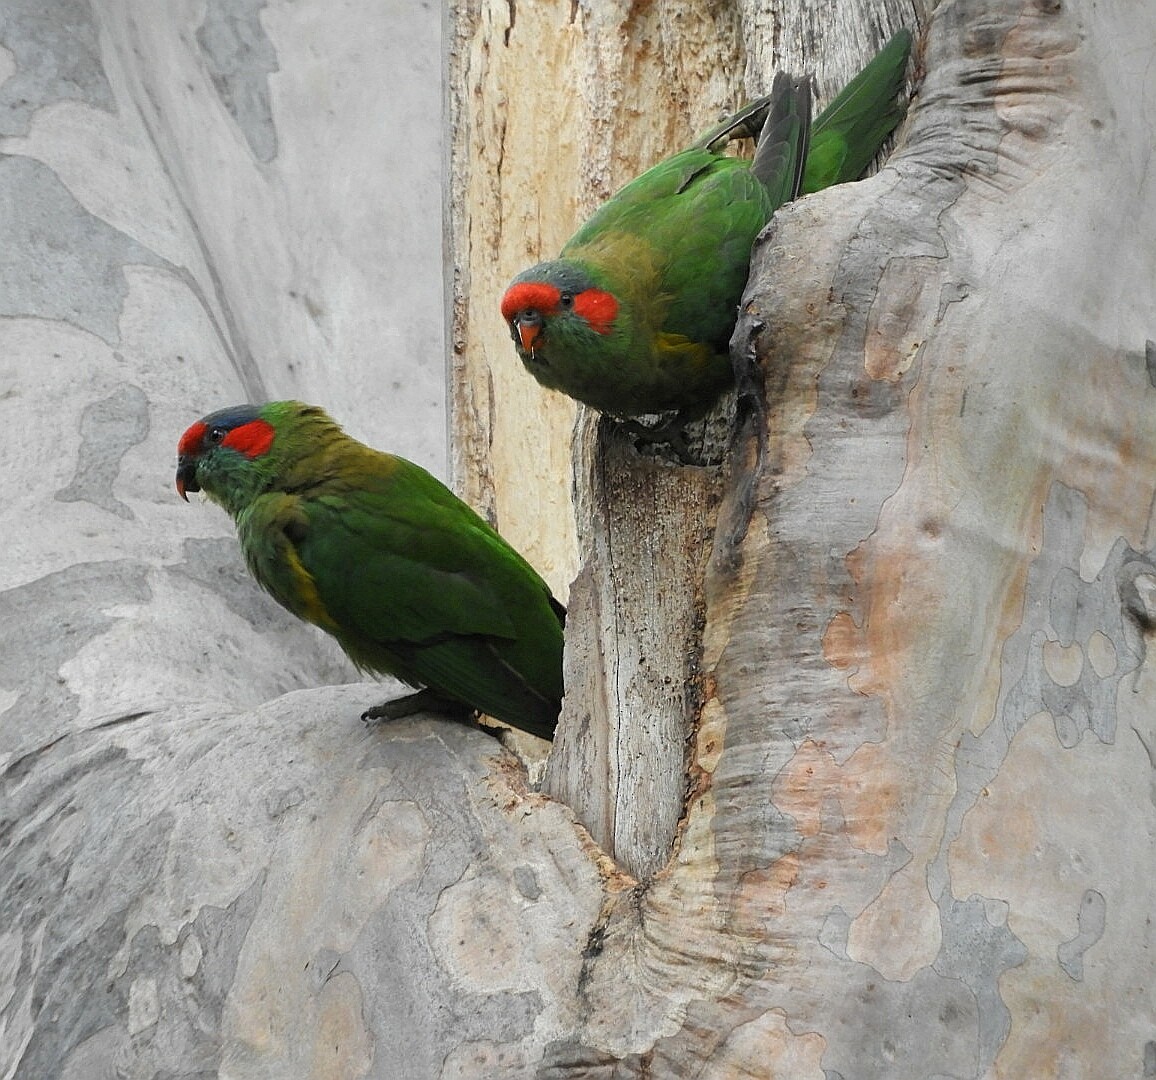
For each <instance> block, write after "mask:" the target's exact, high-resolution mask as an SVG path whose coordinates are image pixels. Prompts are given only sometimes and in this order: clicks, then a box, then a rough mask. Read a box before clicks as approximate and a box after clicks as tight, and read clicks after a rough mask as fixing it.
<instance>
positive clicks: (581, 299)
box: [574, 289, 618, 334]
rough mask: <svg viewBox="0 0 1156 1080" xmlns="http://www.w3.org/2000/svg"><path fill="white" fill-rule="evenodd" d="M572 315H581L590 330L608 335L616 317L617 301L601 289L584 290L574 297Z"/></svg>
mask: <svg viewBox="0 0 1156 1080" xmlns="http://www.w3.org/2000/svg"><path fill="white" fill-rule="evenodd" d="M574 313H575V314H576V315H581V316H582V318H584V319H585V320H586V321H587V322H588V323H589V324H590V329H591V330H594V331H596V332H597V333H599V334H609V333H610V328H611V326H613V325H614V320H615V318H617V316H618V301H617V300H615V299H614V297H613V296H612V295H611V294H610V293H608V292H603V291H602V290H601V289H586V290H585V291H584V292H580V293H579V294H578V295H577V296H576V297H574Z"/></svg>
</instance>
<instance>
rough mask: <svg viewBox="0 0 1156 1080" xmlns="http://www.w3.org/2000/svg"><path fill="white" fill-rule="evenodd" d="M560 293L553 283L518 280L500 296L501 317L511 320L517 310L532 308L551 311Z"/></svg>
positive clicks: (555, 306) (554, 307)
mask: <svg viewBox="0 0 1156 1080" xmlns="http://www.w3.org/2000/svg"><path fill="white" fill-rule="evenodd" d="M559 296H561V293H559V292H558V290H557V289H555V288H554V286H553V285H546V284H543V283H542V282H538V281H520V282H518V284H517V285H511V286H510V287H509V288H508V289H507V290H506V295H505V296H503V297H502V318H503V319H505V320H506V322H513V321H514V318H515V316H516V315H517V314H518V312H519V311H525V310H526V309H527V308H532V309H533V310H534V311H543V312H553V311H554V310H555V309H556V308H557V307H558V297H559Z"/></svg>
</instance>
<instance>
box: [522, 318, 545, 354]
mask: <svg viewBox="0 0 1156 1080" xmlns="http://www.w3.org/2000/svg"><path fill="white" fill-rule="evenodd" d="M541 332H542V327H541V324H539V325H537V326H534V325H532V324H530V323H519V324H518V338H519V340H520V341H521V342H522V348H523V349H525V350H526V352H533V351H534V342H535V341H537V340H538V335H539V334H540V333H541Z"/></svg>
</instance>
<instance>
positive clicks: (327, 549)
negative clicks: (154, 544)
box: [177, 401, 565, 739]
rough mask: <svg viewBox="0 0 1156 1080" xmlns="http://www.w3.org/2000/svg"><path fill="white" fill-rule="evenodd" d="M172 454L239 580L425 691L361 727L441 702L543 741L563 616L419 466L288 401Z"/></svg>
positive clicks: (234, 412) (218, 426)
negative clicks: (234, 545) (201, 497)
mask: <svg viewBox="0 0 1156 1080" xmlns="http://www.w3.org/2000/svg"><path fill="white" fill-rule="evenodd" d="M178 455H179V457H178V464H177V492H178V493H179V494H180V495H181V497H182V498H185V499H187V497H188V496H187V495H186V492H190V491H204V492H205V494H206V495H207V496H208V497H209V498H210V499H212V500H213V501H214V502H216V503H219V504H220V505H221V506H223V507H224V508H225V510H227V511H228V512H229V514H230V515H231V516H232V517H233V519H234V521H235V522H236V525H237V535H238V538H239V539H240V541H241V550H242V551H243V552H244V555H245V561H246V563H248V566H249V570H250V571H251V572H252V574H253V576H254V577H255V578H256V579H257V581H258V582H259V583H260V584H261V586H262V587H263V588H265V589H266V590H267V591H268V592H269V593H271V594H272V596H273V598H274V599H275V600H277V602H278V603H280V604H281V605H282V606H283V607H285V608H288V609H289V611H291V612H292V613H293V614H294V615H297V616H298V617H299V618H302V619H305V620H307V621H308V622H311V623H315V624H316V625H317V626H320V627H321V628H322V629H323V630H326V631H328V632H329V633H330V634H332V635H333V636H334V637H335V638H336V639H337V641H338V642H339V643H340V645H341V647H342V648H343V649H344V650H345V651H346V653H348V654H349V657H350V659H352V660H353V662H354V663H355V664H356V665H357V666H358V667H359V668H361V669H363V670H365V671H370V672H375V673H382V674H389V675H394V676H396V677H397V678H399V679H402V680H403V681H404V682H407V683H409V684H410V685H411V686H422V687H426V688H427V690H426V691H424V692H423V693H422V694H417V695H411V696H410V697H407V698H403V699H402V700H401V701H400V702H392V703H388V704H386V705H384V706H379V707H378V708H377V709H371V710H370V712H369V713H367V714H366V715H367V717H368V716H374V717H377V716H401V715H406V713H408V712H412V711H415V710H416V709H417V708H421V707H430V706H432V707H435V708H437V707H439V706H443V705H446V704H450V705H451V707H453V706H456V708H457V709H458V710H459V711H464V708H463V707H468V708H469V709H476V710H478V711H480V712H483V713H486V714H487V715H489V716H493V717H496V718H497V719H499V720H503V721H505V722H506V723H508V724H510V725H511V726H513V727H518V728H521V729H523V730H524V731H528V732H530V733H531V734H533V735H537V736H539V737H541V738H545V739H549V738H552V737H553V734H554V727H555V724H556V723H557V719H558V711H559V708H560V706H561V699H562V624H563V618H564V615H565V612H564V611H563V609H562V607H561V605H560V604H559V603H558V602H557V601H556V600H555V599H554V597H553V596H551V595H550V590H549V588H548V587H547V586H546V583H545V582H544V581H543V580H542V579H541V578H540V577H539V576H538V575H537V574H536V573H535V572H534V570H533V569H532V568H531V566H530V564H529V563H527V562H526V560H525V559H523V558H522V557H521V556H520V555H519V554H518V553H517V552H516V551H515V550H514V549H513V548H512V547H510V545H509V544H508V543H506V541H505V540H503V539H502V538H501V537H500V536H499V535H498V534H497V533H496V532H495V531H494V530H493V529H492V528H490V526H489V525H487V524H486V523H485V522H484V521H483V520H482V519H481V518H480V517H478V515H477V514H476V513H474V511H473V510H471V509H470V508H469V507H468V506H467V505H466V504H465V503H464V502H462V501H461V500H460V499H458V498H457V497H456V496H455V495H454V494H453V493H452V492H450V491H449V489H448V488H446V487H445V486H444V485H443V484H442V483H440V482H439V481H438V480H436V479H435V478H434V477H432V476H431V475H430V474H429V473H427V472H426V471H425V470H424V469H422V468H420V467H419V466H417V465H415V464H413V463H412V462H410V461H406V460H405V459H404V458H400V457H394V456H393V455H391V454H385V453H381V452H379V451H377V450H373V449H370V447H368V446H365V445H363V444H362V443H359V442H357V441H356V440H355V439H352V438H350V437H349V436H348V435H346V434H345V433H344V432H343V431H342V430H341V428H340V427H338V425H337V424H336V423H334V421H333V420H331V419H330V418H329V417H328V416H327V415H326V414H325V413H324V412H323V411H322V410H321V409H319V408H317V407H316V406H313V405H304V404H302V403H301V402H298V401H274V402H270V403H269V404H267V405H238V406H235V407H233V408H229V409H222V410H221V411H220V412H215V413H212V414H210V415H209V416H206V417H205V418H204V419H202V420H198V421H197V422H196V423H195V424H193V425H192V426H191V427H190V428H189V429H188V431H186V432H185V433H184V435H183V436H182V437H181V441H180V445H179V447H178ZM431 697H432V698H433V700H432V701H431Z"/></svg>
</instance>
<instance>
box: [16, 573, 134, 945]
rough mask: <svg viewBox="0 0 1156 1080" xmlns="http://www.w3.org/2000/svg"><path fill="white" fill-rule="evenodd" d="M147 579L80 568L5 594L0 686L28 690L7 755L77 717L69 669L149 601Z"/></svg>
mask: <svg viewBox="0 0 1156 1080" xmlns="http://www.w3.org/2000/svg"><path fill="white" fill-rule="evenodd" d="M147 577H148V569H147V568H146V567H144V566H141V565H139V564H138V563H135V562H131V561H129V560H123V561H120V562H115V563H112V564H110V563H107V562H104V563H99V564H92V563H80V564H78V565H76V566H70V567H68V568H67V569H66V570H59V571H56V572H55V573H52V574H45V575H44V577H41V578H37V579H36V580H35V581H30V582H28V583H27V584H26V585H18V586H16V587H15V588H11V589H7V590H5V591H3V592H0V688H3V689H12V690H16V689H19V691H20V694H19V697H17V699H16V701H15V702H14V703H13V704H12V705H11V706H10V707H9V708H8V710H7V711H6V712H4V713H3V721H4V722H3V724H2V725H0V755H2V754H4V753H5V752H13V751H16V750H19V749H21V748H23V747H24V746H25V745H26V743H27V740H28V739H29V738H30V737H39V736H42V735H43V734H44V731H45V728H46V727H50V728H60V727H63V722H64V720H65V719H66V718H68V717H71V716H75V715H76V705H77V699H76V696H75V695H74V694H73V693H72V691H71V690H69V689H68V686H67V685H66V684H65V682H64V681H63V680H62V679H61V678H60V677H59V675H58V674H57V673H58V672H59V670H60V667H61V665H62V664H64V663H65V662H66V661H68V660H70V659H72V657H74V656H76V654H77V653H79V652H80V650H81V649H83V648H84V647H85V646H86V645H87V644H88V643H89V642H90V641H92V640H93V639H94V638H96V637H98V636H99V635H100V634H102V633H104V632H105V631H106V630H107V629H108V628H109V627H110V626H111V625H112V624H113V622H114V621H115V619H114V618H113V616H111V615H106V614H104V609H105V608H107V607H111V606H113V605H115V604H123V603H126V602H130V601H131V602H136V603H140V602H142V601H144V600H147V599H148V598H149V595H150V592H149V588H148V584H147ZM0 925H3V923H2V922H0Z"/></svg>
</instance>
